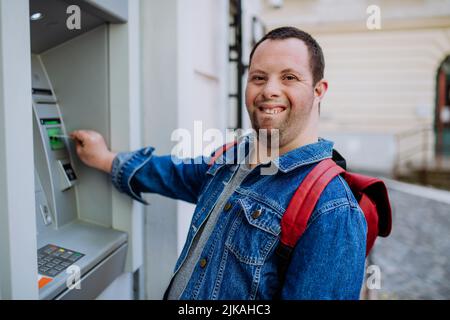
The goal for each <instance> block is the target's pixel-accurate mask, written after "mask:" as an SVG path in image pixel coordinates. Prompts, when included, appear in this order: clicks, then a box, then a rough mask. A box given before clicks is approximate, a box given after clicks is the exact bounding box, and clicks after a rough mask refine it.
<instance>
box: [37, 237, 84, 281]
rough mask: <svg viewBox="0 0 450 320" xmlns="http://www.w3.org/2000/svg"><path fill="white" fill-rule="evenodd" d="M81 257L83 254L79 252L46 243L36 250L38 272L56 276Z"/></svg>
mask: <svg viewBox="0 0 450 320" xmlns="http://www.w3.org/2000/svg"><path fill="white" fill-rule="evenodd" d="M82 257H84V254H82V253H80V252H76V251H73V250H69V249H65V248H61V247H58V246H55V245H52V244H48V245H46V246H44V247H42V248H40V249H39V250H38V270H39V274H41V275H44V276H49V277H56V276H57V275H58V274H59V273H61V272H62V271H64V270H65V269H66V268H67V267H69V266H70V265H72V264H74V263H75V262H76V261H78V260H80V259H81V258H82Z"/></svg>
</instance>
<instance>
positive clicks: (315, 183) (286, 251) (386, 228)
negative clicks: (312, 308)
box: [209, 141, 392, 276]
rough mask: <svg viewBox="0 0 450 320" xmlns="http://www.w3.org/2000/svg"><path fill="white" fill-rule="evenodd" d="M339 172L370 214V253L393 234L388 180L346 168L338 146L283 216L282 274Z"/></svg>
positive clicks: (279, 254)
mask: <svg viewBox="0 0 450 320" xmlns="http://www.w3.org/2000/svg"><path fill="white" fill-rule="evenodd" d="M236 143H237V142H236V141H234V142H231V143H228V144H226V145H224V146H223V147H222V148H221V149H219V150H217V151H216V152H215V154H214V156H213V157H212V159H211V161H210V163H209V165H212V164H213V163H214V162H215V161H216V160H217V158H219V157H220V156H221V155H222V154H223V153H224V152H225V151H226V150H228V149H229V148H231V147H233V146H234V145H235V144H236ZM335 161H336V162H335ZM338 164H339V165H338ZM338 175H341V176H342V177H343V178H344V179H345V181H346V182H347V184H348V186H349V187H350V189H351V191H352V193H353V195H354V196H355V198H356V200H357V201H358V204H359V206H360V208H361V210H362V211H363V213H364V216H365V218H366V222H367V242H366V243H367V245H366V256H367V255H368V254H369V252H370V250H371V249H372V247H373V245H374V242H375V239H376V238H377V236H382V237H387V236H388V235H389V234H390V232H391V226H392V218H391V206H390V203H389V197H388V192H387V188H386V186H385V184H384V182H383V181H382V180H380V179H377V178H374V177H370V176H365V175H362V174H357V173H351V172H348V171H346V170H345V160H344V158H342V156H341V155H340V154H339V153H338V152H337V151H336V150H333V159H325V160H322V161H321V162H319V163H318V164H317V165H316V166H315V167H314V168H313V169H312V170H311V172H310V173H309V174H308V175H307V176H306V177H305V179H304V180H303V181H302V183H301V184H300V186H299V187H298V188H297V190H296V192H295V193H294V196H293V197H292V199H291V201H290V203H289V205H288V207H287V209H286V211H285V213H284V215H283V217H282V219H281V236H280V237H281V239H280V243H279V245H278V247H277V249H276V253H277V254H278V256H279V257H280V258H281V260H280V265H279V271H280V274H281V276H282V275H283V274H284V273H285V271H286V268H287V265H288V264H289V260H290V256H291V253H292V251H293V250H294V247H295V245H296V243H297V241H298V240H299V239H300V237H301V236H302V234H303V232H305V230H306V226H307V224H308V220H309V217H310V216H311V214H312V213H313V211H314V207H315V206H316V203H317V201H318V200H319V198H320V195H321V193H322V191H323V190H324V189H325V187H326V186H327V185H328V183H329V182H330V181H331V180H333V178H335V177H336V176H338Z"/></svg>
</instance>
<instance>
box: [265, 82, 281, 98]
mask: <svg viewBox="0 0 450 320" xmlns="http://www.w3.org/2000/svg"><path fill="white" fill-rule="evenodd" d="M262 94H263V96H264V98H265V99H271V98H277V97H279V96H280V95H281V86H280V84H279V83H278V81H277V80H275V79H269V80H268V81H267V82H266V84H265V86H264V88H263V92H262Z"/></svg>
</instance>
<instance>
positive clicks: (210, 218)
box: [72, 27, 367, 299]
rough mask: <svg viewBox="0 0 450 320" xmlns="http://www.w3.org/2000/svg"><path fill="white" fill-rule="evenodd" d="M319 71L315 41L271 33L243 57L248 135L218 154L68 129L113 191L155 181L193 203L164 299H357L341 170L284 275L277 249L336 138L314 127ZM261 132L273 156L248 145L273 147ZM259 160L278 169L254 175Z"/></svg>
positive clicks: (352, 221) (362, 242) (356, 245)
mask: <svg viewBox="0 0 450 320" xmlns="http://www.w3.org/2000/svg"><path fill="white" fill-rule="evenodd" d="M323 73H324V58H323V53H322V49H321V48H320V46H319V45H318V43H317V42H316V41H315V40H314V39H313V38H312V37H311V36H310V35H309V34H307V33H305V32H303V31H301V30H298V29H296V28H292V27H284V28H279V29H275V30H273V31H271V32H269V33H268V34H267V35H266V36H265V37H264V38H263V39H261V41H259V42H258V43H257V44H256V45H255V47H254V49H253V51H252V53H251V56H250V69H249V76H248V81H247V89H246V106H247V110H248V113H249V116H250V119H251V122H252V126H253V129H255V132H256V135H245V136H242V137H240V138H239V139H238V141H237V143H236V145H234V146H233V147H232V148H230V149H228V151H226V152H225V153H223V154H220V156H219V157H213V158H212V159H213V160H214V161H211V157H205V158H202V159H201V160H203V161H198V160H199V159H192V161H191V162H190V163H188V162H187V161H173V158H172V157H171V156H169V155H168V156H157V155H155V154H154V148H152V147H147V148H144V149H141V150H137V151H134V152H128V153H119V154H115V153H113V152H111V151H109V150H108V149H107V147H106V144H105V142H104V140H103V138H102V137H101V136H100V135H99V134H98V133H96V132H92V131H85V130H80V131H75V132H73V133H72V136H73V138H75V139H76V140H77V141H78V142H77V153H78V155H79V156H80V158H81V159H82V160H83V161H84V162H85V163H86V164H87V165H90V166H93V167H95V168H98V169H100V170H104V171H106V172H108V173H110V174H111V179H112V182H113V184H114V185H115V186H116V187H117V188H118V189H119V190H120V191H121V192H124V193H127V194H128V195H130V196H131V197H133V198H134V199H136V200H138V201H142V202H144V200H142V198H141V193H142V192H154V193H159V194H161V195H164V196H167V197H171V198H174V199H181V200H185V201H188V202H191V203H195V204H196V209H195V212H194V213H193V217H192V221H191V226H190V228H189V232H188V236H187V240H186V244H185V246H184V248H183V250H182V252H181V255H180V257H179V259H178V261H177V263H176V265H175V268H174V272H173V276H172V280H171V282H170V285H169V287H168V290H167V291H166V297H167V298H168V299H274V298H281V299H358V298H359V294H360V289H361V285H362V282H363V277H364V261H365V249H366V229H367V226H366V221H365V218H364V215H363V213H362V211H361V209H360V208H359V206H358V203H357V201H356V200H355V198H354V196H353V194H352V192H351V191H350V189H349V187H348V185H347V184H346V182H345V181H344V180H343V179H342V178H341V177H339V176H338V177H336V178H334V179H333V180H332V181H331V182H330V183H329V184H328V185H327V187H326V188H325V190H324V191H323V192H322V194H321V196H320V199H319V201H318V202H317V204H316V207H315V209H314V211H313V213H312V215H311V217H310V219H309V222H308V226H307V229H306V231H305V233H304V234H303V236H302V237H301V238H300V240H299V241H298V243H297V245H296V247H295V248H294V251H293V253H292V257H291V261H290V263H289V265H288V267H287V269H286V271H285V274H280V272H279V271H278V266H279V262H280V260H279V257H278V256H277V254H276V253H275V251H276V250H275V249H276V247H277V245H278V244H279V241H280V231H281V227H280V222H281V218H282V216H283V214H284V213H285V210H286V208H287V206H288V204H289V202H290V200H291V198H292V196H293V194H294V192H295V191H296V189H297V188H298V186H299V185H300V183H301V182H302V181H303V179H304V178H305V176H306V175H307V174H308V173H309V172H310V171H311V170H312V169H313V168H314V167H315V166H316V165H317V164H318V163H319V162H320V161H321V160H324V159H327V158H331V157H332V151H333V143H332V142H330V141H327V140H324V139H319V137H318V123H319V107H320V102H321V100H322V98H323V97H324V95H325V92H326V90H327V87H328V84H327V81H325V80H324V79H323ZM261 130H264V131H261ZM261 132H266V133H268V135H269V136H271V137H272V136H276V137H277V138H278V139H279V140H278V141H277V142H278V143H277V148H278V150H277V151H278V152H277V156H276V157H275V156H273V154H272V156H271V157H268V158H265V157H261V156H260V153H259V152H254V151H255V148H254V147H253V146H255V145H258V146H259V147H265V148H268V149H270V148H273V145H272V143H271V142H270V141H272V140H270V139H269V140H268V141H267V142H269V143H270V145H269V143H267V142H264V141H263V139H261ZM241 155H243V156H242V157H240V156H241ZM240 159H243V160H244V161H241V160H240ZM267 165H271V166H272V165H273V166H275V167H276V168H277V170H276V172H274V174H271V175H265V174H261V173H262V170H263V169H264V168H265V167H267Z"/></svg>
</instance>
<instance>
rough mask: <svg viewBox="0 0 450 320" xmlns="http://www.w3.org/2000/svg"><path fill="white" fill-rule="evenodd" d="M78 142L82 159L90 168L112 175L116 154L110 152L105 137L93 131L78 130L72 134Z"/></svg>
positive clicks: (78, 151) (77, 146) (77, 145)
mask: <svg viewBox="0 0 450 320" xmlns="http://www.w3.org/2000/svg"><path fill="white" fill-rule="evenodd" d="M70 137H71V138H72V139H74V140H75V142H76V150H77V154H78V156H79V157H80V159H81V160H82V161H83V162H84V163H85V164H86V165H88V166H90V167H93V168H96V169H99V170H102V171H105V172H106V173H110V172H111V169H112V162H113V160H114V157H115V156H116V153H114V152H111V151H109V149H108V147H107V146H106V142H105V139H104V138H103V136H102V135H101V134H100V133H98V132H95V131H91V130H76V131H74V132H72V133H71V134H70Z"/></svg>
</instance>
